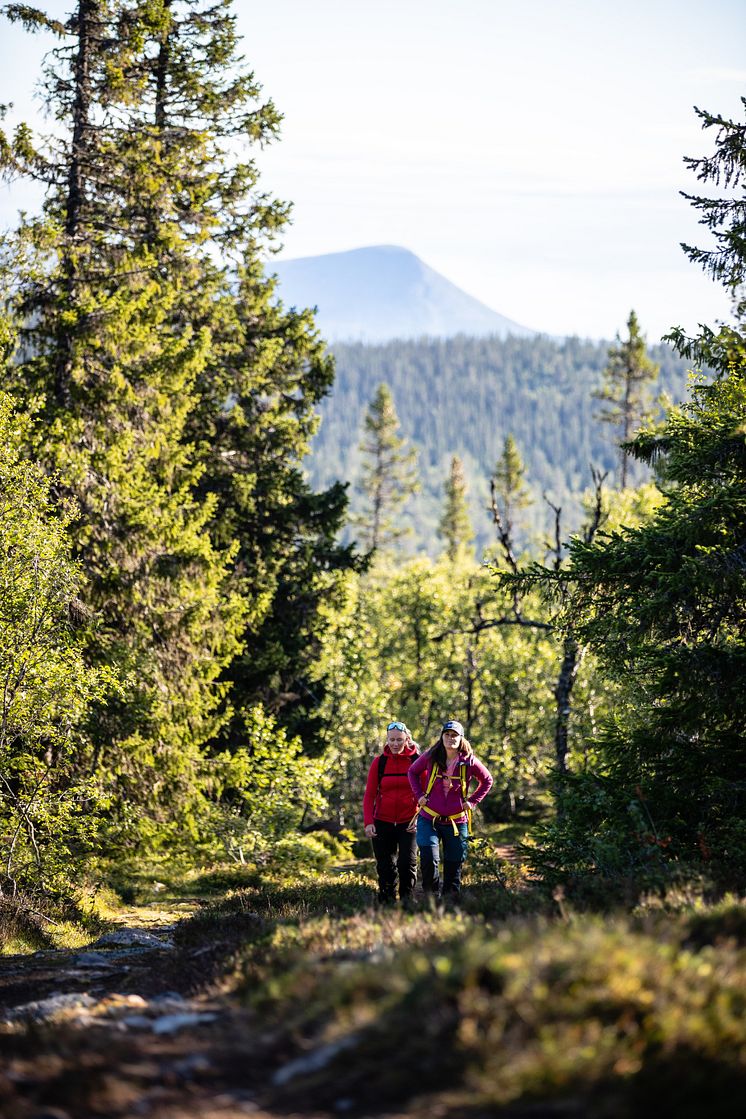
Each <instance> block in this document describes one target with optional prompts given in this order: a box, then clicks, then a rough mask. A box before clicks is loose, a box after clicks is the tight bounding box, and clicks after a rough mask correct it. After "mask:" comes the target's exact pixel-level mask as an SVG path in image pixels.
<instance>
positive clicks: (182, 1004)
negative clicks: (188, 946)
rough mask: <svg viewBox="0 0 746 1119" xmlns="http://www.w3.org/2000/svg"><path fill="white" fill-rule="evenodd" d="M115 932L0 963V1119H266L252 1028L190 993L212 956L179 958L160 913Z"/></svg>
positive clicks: (212, 996)
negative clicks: (0, 1056) (243, 1118)
mask: <svg viewBox="0 0 746 1119" xmlns="http://www.w3.org/2000/svg"><path fill="white" fill-rule="evenodd" d="M184 908H185V909H186V910H187V912H188V911H189V909H190V908H193V906H189V905H187V904H185V905H184ZM170 914H171V917H172V916H173V906H171V907H170ZM122 921H123V924H122V925H120V926H119V927H118V928H115V929H113V930H112V931H111V932H110V933H108V934H106V935H105V936H103V937H101V938H99V939H98V940H96V941H94V942H93V943H92V944H90V945H88V946H86V947H85V948H82V949H77V950H67V949H64V950H45V951H40V952H36V953H34V954H33V955H23V956H7V957H4V958H2V959H0V1049H1V1050H2V1053H3V1055H4V1059H3V1061H2V1063H0V1114H1V1115H2V1116H3V1117H4V1119H6V1117H7V1119H88V1117H91V1119H92V1117H103V1116H106V1117H107V1119H130V1117H132V1119H134V1117H135V1116H138V1117H139V1116H146V1117H148V1116H150V1117H153V1119H180V1117H182V1116H183V1117H187V1116H189V1117H191V1116H197V1115H199V1116H200V1117H203V1119H210V1117H211V1116H221V1117H227V1116H236V1117H238V1116H246V1115H250V1116H254V1117H255V1119H262V1116H268V1115H269V1113H268V1112H266V1111H264V1110H263V1109H262V1108H261V1107H260V1106H259V1105H258V1103H257V1102H256V1096H257V1090H258V1087H259V1084H258V1078H257V1072H256V1069H255V1066H254V1065H253V1062H252V1061H251V1049H252V1041H253V1039H254V1038H255V1037H256V1034H257V1028H258V1024H257V1022H256V1021H254V1020H253V1019H252V1016H251V1015H250V1014H249V1013H248V1012H247V1011H246V1010H245V1009H244V1008H242V1007H241V1006H240V1005H239V1004H238V1003H237V1002H236V1001H235V1000H232V999H230V998H229V997H227V996H225V995H221V994H220V993H218V992H212V991H211V992H210V993H208V994H205V993H203V992H201V991H199V990H197V991H196V992H195V986H196V987H198V988H199V987H200V986H201V983H199V982H197V981H196V979H197V977H198V976H199V975H200V974H202V975H204V972H205V970H208V971H209V962H210V961H209V959H208V958H207V957H209V956H210V954H214V953H216V952H218V953H219V951H220V946H219V945H215V946H213V945H208V946H207V948H206V949H205V948H204V947H203V948H202V949H195V950H193V951H192V952H191V953H189V952H186V953H185V952H184V951H181V950H178V949H176V948H175V947H174V941H173V933H174V928H175V926H174V924H172V923H169V922H168V921H167V920H166V919H164V915H163V912H162V911H161V910H159V908H158V907H157V906H152V907H148V908H147V909H144V908H137V909H133V910H131V911H127V912H125V913H124V914H123V915H122ZM214 970H216V971H217V968H215V969H214ZM208 987H209V984H208ZM306 1119H307V1117H306Z"/></svg>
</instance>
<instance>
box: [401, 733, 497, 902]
mask: <svg viewBox="0 0 746 1119" xmlns="http://www.w3.org/2000/svg"><path fill="white" fill-rule="evenodd" d="M407 776H408V778H409V784H410V786H411V788H412V795H413V796H414V797H416V798H417V806H418V808H419V815H418V816H417V846H418V847H419V849H420V866H421V868H422V889H423V890H424V892H425V893H426V894H434V895H435V896H436V897H437V896H438V893H439V890H440V844H441V843H442V844H443V896H444V897H445V898H448V899H450V900H456V899H457V898H458V896H459V894H460V892H461V870H462V868H463V865H464V859H465V858H466V847H467V842H468V838H469V832H470V830H471V829H470V827H469V821H470V818H471V810H472V808H473V807H474V805H475V804H479V802H480V800H483V799H484V797H486V796H487V793H488V792H489V791H490V789H491V788H492V775H491V774H490V772H489V771H488V770H487V768H486V767H485V766H484V765H483V764H482V762H480V761H478V760H477V758H476V757H475V756H474V751H473V750H472V748H471V745H470V744H469V742H468V741H467V740H466V738H464V728H463V726H462V725H461V723H459V722H458V721H457V720H456V719H449V720H448V722H446V723H443V729H442V731H441V732H440V738H439V739H438V741H437V742H436V743H435V745H434V746H432V747H431V748H430V749H429V750H428V751H427V752H426V753H424V754H423V755H422V756H421V757H419V758H417V760H416V761H415V762H414V763H413V765H412V766H411V767H410V769H409V771H408V774H407ZM474 780H476V782H477V787H476V789H474V790H473V791H472V790H471V783H472V781H474Z"/></svg>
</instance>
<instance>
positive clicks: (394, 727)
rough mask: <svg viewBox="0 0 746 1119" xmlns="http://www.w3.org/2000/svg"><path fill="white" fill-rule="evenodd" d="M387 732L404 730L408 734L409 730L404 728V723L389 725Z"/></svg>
mask: <svg viewBox="0 0 746 1119" xmlns="http://www.w3.org/2000/svg"><path fill="white" fill-rule="evenodd" d="M386 730H403V731H404V733H405V734H406V731H407V728H406V727H405V726H404V723H389V725H388V726H387V727H386Z"/></svg>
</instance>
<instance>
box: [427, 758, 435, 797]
mask: <svg viewBox="0 0 746 1119" xmlns="http://www.w3.org/2000/svg"><path fill="white" fill-rule="evenodd" d="M437 776H438V763H437V762H436V761H435V758H433V766H432V769H431V770H430V777H429V780H428V782H427V788H426V789H425V796H426V797H427V796H430V792H431V790H432V787H433V785H434V784H435V780H436V778H437Z"/></svg>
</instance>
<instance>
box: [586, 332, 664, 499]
mask: <svg viewBox="0 0 746 1119" xmlns="http://www.w3.org/2000/svg"><path fill="white" fill-rule="evenodd" d="M627 331H628V337H627V338H626V339H625V340H624V341H622V340H621V338H620V337H619V335H617V345H616V346H612V347H611V349H610V350H609V360H608V363H607V365H606V368H605V369H604V371H603V383H602V385H601V387H600V388H598V389H596V390H595V391H594V393H593V396H594V397H595V399H596V400H601V401H604V402H605V403H606V405H607V406H606V407H605V408H602V409H601V410H600V411H599V412H598V413H597V418H598V419H600V420H602V421H603V422H604V423H608V424H613V425H614V427H616V428H617V430H618V433H619V436H620V442H621V449H620V463H619V485H620V486H621V488H622V489H625V487H626V485H627V475H628V457H627V456H628V449H627V447H626V444H627V443H628V442H629V440H630V439H631V438H632V436H633V434H634V433H635V431H637V429H638V428H639V427H641V426H642V424H643V423H644V422H645V421H646V420H649V419H650V418H651V416H652V403H653V401H652V394H651V391H650V389H651V386H652V385H653V383H654V382H655V381H656V380H657V377H658V373H659V371H660V367H659V366H658V365H657V364H656V363H655V362H654V361H651V359H650V358H649V357H648V355H647V350H646V344H645V338H644V337H643V335H642V334H641V333H640V327H639V324H638V322H637V315H636V314H635V312H634V311H630V314H629V318H628V320H627Z"/></svg>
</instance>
